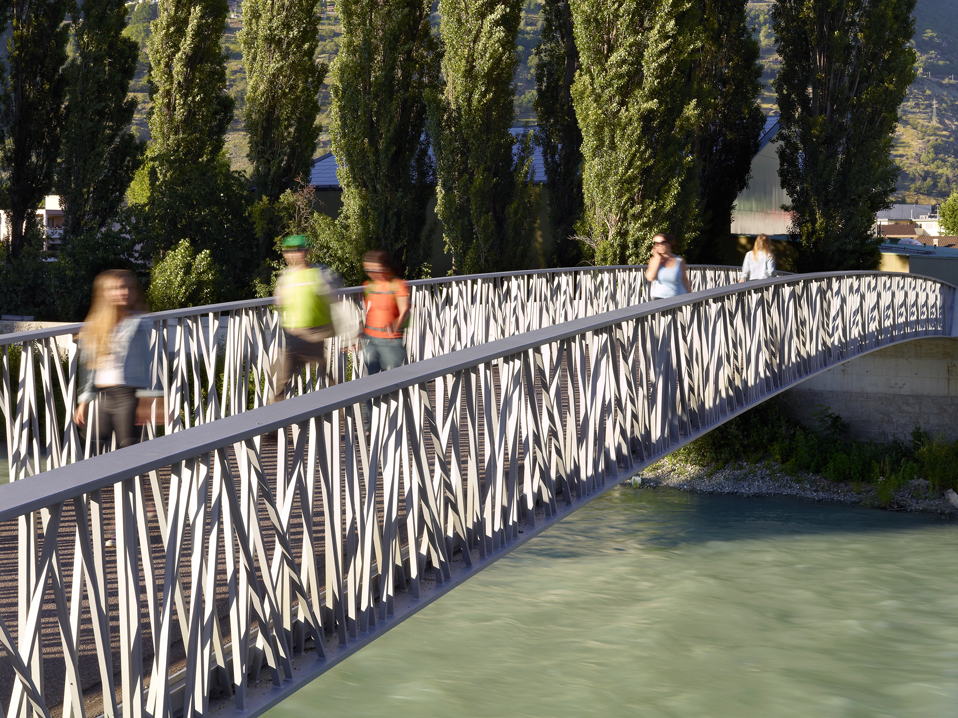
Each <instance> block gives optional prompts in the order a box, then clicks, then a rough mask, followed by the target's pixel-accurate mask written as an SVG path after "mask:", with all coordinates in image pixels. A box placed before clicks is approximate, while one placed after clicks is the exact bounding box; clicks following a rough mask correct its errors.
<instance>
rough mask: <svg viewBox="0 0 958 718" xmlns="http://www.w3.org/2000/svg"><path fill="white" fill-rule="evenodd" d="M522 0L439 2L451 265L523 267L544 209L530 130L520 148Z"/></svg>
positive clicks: (444, 208) (435, 111) (442, 203)
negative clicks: (515, 125)
mask: <svg viewBox="0 0 958 718" xmlns="http://www.w3.org/2000/svg"><path fill="white" fill-rule="evenodd" d="M522 4H523V3H522V2H521V0H503V1H497V0H440V2H439V13H440V16H441V22H440V34H441V36H442V41H443V44H444V51H445V52H444V55H443V60H442V75H443V78H444V80H445V86H444V88H443V91H442V94H435V93H433V94H431V95H430V127H431V130H430V133H431V136H432V142H433V149H434V151H435V154H436V171H437V176H438V188H437V194H438V204H437V207H436V211H437V214H438V215H439V219H440V220H441V221H442V223H443V233H444V240H445V244H446V251H447V252H448V253H449V254H451V255H452V265H453V272H455V273H457V274H460V273H470V272H489V271H496V270H506V269H514V268H517V267H522V266H525V264H526V263H527V261H528V253H529V249H530V247H531V243H532V236H533V232H534V229H535V219H536V214H537V212H538V190H537V189H536V188H535V187H533V185H532V183H531V157H532V144H531V135H529V136H527V137H526V139H525V141H523V142H522V144H521V145H520V150H519V152H518V153H515V154H514V153H513V147H514V138H513V135H512V133H511V132H510V131H509V130H510V127H511V125H512V122H513V120H514V119H515V111H514V109H513V98H514V96H515V85H514V83H513V78H514V77H515V73H516V68H517V67H518V63H519V60H518V55H517V53H516V36H517V33H518V30H519V20H520V15H521V11H522Z"/></svg>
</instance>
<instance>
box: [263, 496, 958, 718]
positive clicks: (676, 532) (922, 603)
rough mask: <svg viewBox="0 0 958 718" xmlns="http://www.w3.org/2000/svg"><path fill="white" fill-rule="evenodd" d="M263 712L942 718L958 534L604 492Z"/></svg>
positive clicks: (731, 501) (876, 514) (953, 654)
mask: <svg viewBox="0 0 958 718" xmlns="http://www.w3.org/2000/svg"><path fill="white" fill-rule="evenodd" d="M268 715H269V717H270V718H315V716H319V715H328V716H351V717H356V716H375V717H376V718H381V717H382V716H388V717H389V718H402V717H405V716H408V717H409V718H413V717H415V718H423V717H424V716H443V717H447V718H453V717H459V716H483V717H484V716H495V717H497V718H498V717H503V718H505V717H509V718H513V717H519V716H529V717H535V718H538V717H540V716H549V717H550V718H552V717H564V716H570V717H571V716H586V715H598V716H641V717H642V718H645V717H649V718H655V717H658V716H663V717H665V716H669V717H672V716H674V717H676V718H692V717H706V716H708V717H715V718H725V717H729V718H751V717H753V716H754V717H755V718H786V717H791V716H794V717H795V718H809V717H812V718H830V717H832V716H842V717H849V718H852V717H854V718H879V717H883V716H889V717H894V718H911V717H912V716H914V717H916V718H917V717H921V718H928V717H933V718H939V717H941V718H954V716H956V715H958V524H956V523H954V522H946V521H943V520H939V519H936V518H933V517H930V516H924V515H908V514H900V513H890V512H885V511H877V510H874V509H865V508H861V507H853V508H852V507H846V506H834V505H827V504H817V503H813V502H806V501H801V500H797V499H786V498H761V499H755V498H741V497H724V496H708V495H695V494H686V493H683V492H680V491H676V490H667V489H657V490H650V489H645V490H635V489H628V488H616V489H614V490H613V491H612V492H611V493H610V494H609V495H607V496H605V497H603V498H601V499H599V500H597V501H595V502H593V503H592V504H590V505H588V506H586V507H584V508H582V509H580V510H579V511H578V512H576V513H575V514H573V515H572V516H570V517H569V518H568V519H566V520H565V521H563V522H561V523H560V524H558V525H557V526H555V527H553V528H551V529H550V530H549V531H547V532H546V533H544V534H543V535H542V536H540V537H537V538H536V539H533V540H532V541H530V542H529V543H528V544H526V545H525V546H523V547H521V548H519V549H517V550H516V551H514V552H513V553H511V554H509V555H508V556H506V557H504V558H503V559H501V560H500V561H499V562H498V563H496V564H494V565H493V566H491V567H490V568H488V569H486V570H485V571H482V572H480V573H478V574H477V575H476V576H475V577H474V578H472V579H471V580H470V581H468V582H466V583H465V584H464V585H463V586H460V587H459V588H456V589H454V590H453V591H452V592H451V593H449V594H448V595H447V596H445V597H443V598H441V599H439V600H438V601H436V602H435V603H433V604H432V605H430V606H427V607H426V608H425V609H424V610H422V611H421V612H420V613H418V614H417V615H415V616H413V617H412V618H410V619H409V620H407V621H405V622H404V623H402V624H400V625H399V626H397V627H396V628H394V629H393V630H392V631H390V632H388V633H387V634H385V635H384V636H383V637H381V638H379V639H378V640H376V641H374V642H373V643H372V644H370V645H369V646H368V647H366V648H364V649H362V650H360V651H358V652H357V653H356V654H355V655H354V656H351V657H350V658H348V659H346V660H345V661H343V662H342V663H341V664H339V665H338V666H336V667H335V668H333V669H331V670H330V671H328V672H327V673H326V674H324V675H323V676H322V677H320V678H319V679H317V680H316V681H314V682H313V683H311V684H310V685H308V686H307V687H305V688H304V689H302V690H301V691H299V692H298V693H296V694H294V695H293V696H292V697H290V698H289V699H288V700H286V701H285V702H284V703H283V704H281V705H280V706H279V707H277V708H274V709H273V710H272V711H270V713H269V714H268Z"/></svg>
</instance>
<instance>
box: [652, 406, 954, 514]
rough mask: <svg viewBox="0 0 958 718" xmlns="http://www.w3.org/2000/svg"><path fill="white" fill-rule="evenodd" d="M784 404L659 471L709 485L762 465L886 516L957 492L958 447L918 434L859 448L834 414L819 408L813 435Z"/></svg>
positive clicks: (722, 430) (690, 449) (706, 440)
mask: <svg viewBox="0 0 958 718" xmlns="http://www.w3.org/2000/svg"><path fill="white" fill-rule="evenodd" d="M782 402H783V400H782V399H780V398H775V399H771V400H769V401H767V402H765V403H764V404H762V405H760V406H758V407H756V408H755V409H752V410H751V411H749V412H747V413H745V414H742V415H741V416H739V417H736V418H735V419H732V420H731V421H729V422H726V423H725V424H723V425H722V426H720V427H718V428H716V429H713V430H712V431H711V432H709V433H708V434H706V435H705V436H703V437H702V438H700V439H697V440H695V441H693V442H692V443H690V444H689V445H687V446H685V447H684V448H682V449H680V450H679V451H677V452H675V453H674V454H672V455H671V456H670V457H669V458H668V459H666V460H665V462H663V464H660V465H659V467H658V469H659V471H661V470H663V469H665V468H666V467H669V468H671V469H675V468H677V467H682V469H683V473H684V474H685V475H686V477H689V476H690V475H694V476H696V477H697V478H702V479H708V478H710V477H712V476H714V475H716V474H717V473H719V472H722V473H723V474H728V473H729V472H730V471H731V473H737V472H739V471H741V470H746V471H747V470H754V469H755V467H756V466H757V465H761V467H762V469H763V470H764V473H765V474H766V475H768V476H771V475H777V476H782V477H783V478H787V479H792V480H795V479H798V480H800V482H806V483H807V482H808V481H809V480H812V479H814V481H816V482H817V483H819V484H823V485H822V486H820V487H819V488H820V489H826V488H827V486H828V484H832V485H833V486H832V488H833V491H832V493H833V494H835V498H839V499H841V500H857V501H861V502H862V503H867V504H871V505H875V506H879V507H882V508H895V507H904V506H902V504H903V502H906V503H907V504H908V507H911V504H915V503H916V502H917V501H924V502H932V503H938V502H940V501H941V499H942V498H943V495H944V492H945V491H947V490H948V489H958V441H956V442H954V443H949V442H947V441H945V440H944V439H943V438H942V437H931V436H929V435H928V434H927V433H926V432H924V431H922V430H921V429H920V428H917V427H916V428H915V430H914V431H913V432H912V435H911V441H910V442H902V441H889V442H875V441H857V440H855V439H853V438H851V437H850V435H849V430H848V424H846V423H845V422H844V421H843V420H842V419H841V417H839V416H837V415H835V414H833V413H832V412H831V411H830V410H829V408H828V407H819V410H818V412H817V414H816V426H815V427H814V428H808V427H805V426H803V425H801V424H799V423H798V422H796V421H794V420H792V419H790V418H789V417H788V416H787V415H786V413H785V411H784V408H783V404H782ZM743 461H744V462H745V466H742V462H743ZM653 471H655V469H653ZM852 497H857V498H852ZM909 502H910V503H909Z"/></svg>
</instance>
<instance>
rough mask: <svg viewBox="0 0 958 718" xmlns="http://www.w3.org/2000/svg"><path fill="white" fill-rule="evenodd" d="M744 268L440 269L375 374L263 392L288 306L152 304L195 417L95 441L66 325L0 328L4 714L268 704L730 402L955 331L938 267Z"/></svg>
mask: <svg viewBox="0 0 958 718" xmlns="http://www.w3.org/2000/svg"><path fill="white" fill-rule="evenodd" d="M735 275H736V270H734V269H730V268H704V269H699V270H696V271H695V272H694V273H693V286H694V288H695V289H696V291H695V292H694V293H693V294H689V295H685V296H683V297H679V298H675V299H669V300H656V301H647V292H648V288H647V285H646V283H645V280H644V277H643V276H642V273H641V268H605V269H590V270H567V271H553V272H541V273H526V274H515V275H498V276H486V277H474V278H460V279H455V280H452V279H450V280H439V281H430V282H424V283H419V284H417V285H416V287H415V289H414V292H413V295H412V302H413V306H414V307H415V309H416V311H415V314H414V317H413V323H412V326H411V328H410V332H409V336H408V346H409V354H410V356H411V358H413V359H415V360H416V361H415V362H414V363H410V364H409V365H407V366H404V367H401V368H399V369H395V370H393V371H390V372H384V373H382V374H378V375H375V376H363V366H362V362H361V359H358V358H357V357H356V356H355V354H345V353H341V352H338V351H336V352H330V355H331V356H332V357H334V359H333V360H332V366H331V367H330V370H331V371H332V372H333V374H334V375H336V377H337V379H338V380H339V381H340V383H339V384H337V385H336V386H333V387H330V388H328V389H323V390H322V391H317V390H316V389H317V388H318V387H316V386H315V385H314V383H313V377H311V376H309V375H307V376H305V377H304V378H303V380H302V381H301V384H300V387H299V391H300V392H301V395H300V396H298V397H296V398H294V399H291V400H289V401H286V402H282V403H279V404H271V405H267V406H263V404H264V402H265V401H266V400H267V399H268V398H269V397H268V389H267V388H266V381H265V375H266V371H265V367H266V366H267V365H268V361H269V359H270V357H271V356H273V355H274V354H275V351H276V331H275V324H274V321H275V320H274V318H273V317H272V313H271V312H268V311H267V310H266V305H267V304H268V302H265V301H264V302H253V303H246V304H245V305H242V306H219V307H207V308H203V311H202V313H200V312H199V311H198V310H187V311H184V312H173V313H164V314H159V315H154V319H155V330H154V339H153V345H154V378H155V381H156V382H157V385H158V386H162V387H163V388H164V391H165V392H166V394H167V396H168V402H169V405H170V406H172V407H173V408H174V411H173V412H171V413H172V418H169V417H167V418H166V420H165V421H161V422H160V423H159V425H154V426H152V427H150V428H149V431H150V433H151V434H157V433H159V434H165V435H162V436H159V437H158V438H155V439H154V440H151V441H149V442H146V443H144V444H141V445H139V446H135V447H130V448H128V449H123V450H119V451H114V452H110V453H106V454H104V455H102V456H95V457H90V458H86V459H85V460H79V459H83V458H84V457H85V456H87V455H88V453H89V450H90V448H89V447H87V446H82V445H81V444H80V442H79V439H78V437H77V435H76V430H75V427H73V426H72V423H71V422H72V418H71V414H72V412H71V411H69V410H68V409H69V408H70V406H71V404H72V402H73V400H74V394H75V386H76V380H75V375H76V353H75V346H73V345H72V344H71V343H70V342H69V341H66V342H62V346H63V347H64V349H65V351H66V355H65V356H66V359H65V365H64V364H63V363H61V362H60V361H59V360H58V356H59V354H58V348H57V344H56V342H57V336H56V335H57V333H56V332H38V333H32V334H31V335H30V336H28V337H24V336H22V335H21V336H20V337H16V336H15V335H14V336H13V337H3V338H0V348H2V357H0V358H2V363H3V374H4V377H3V378H4V385H3V387H2V389H0V391H2V394H0V407H2V410H3V413H4V415H5V418H6V429H7V437H8V447H9V449H8V451H9V454H10V456H9V460H10V469H11V477H12V478H13V479H14V480H13V481H12V482H11V483H10V484H9V485H7V486H3V487H0V540H2V541H3V542H4V546H5V551H4V553H3V555H4V568H5V569H6V570H7V574H8V575H9V574H10V573H11V572H12V571H13V570H16V571H17V577H18V578H17V589H16V598H15V600H11V597H12V594H13V583H14V582H13V580H12V579H11V580H8V581H6V582H4V585H5V587H7V586H9V589H10V590H8V591H5V592H4V593H3V595H4V596H6V598H3V599H0V643H2V644H3V646H4V649H5V651H6V656H5V658H4V659H3V660H4V662H5V663H7V664H8V665H9V666H10V667H11V669H12V671H7V670H6V668H4V669H2V670H0V673H6V674H9V675H10V676H11V677H12V676H14V675H15V678H12V679H11V680H10V681H8V685H7V686H4V685H2V678H0V696H2V700H3V702H4V708H5V709H6V710H7V715H8V716H11V717H13V716H17V715H23V716H27V715H28V714H29V713H30V711H33V712H36V713H38V714H41V715H44V716H48V715H50V710H51V708H53V707H54V706H62V707H61V708H58V709H57V710H58V711H62V715H64V716H71V717H72V716H84V715H86V714H87V713H93V714H94V715H97V714H100V713H102V714H104V715H107V716H109V717H110V718H113V716H119V715H124V716H128V717H132V718H141V717H143V716H151V717H154V716H155V717H159V716H164V717H165V716H174V715H179V714H181V713H182V714H184V715H201V714H202V715H205V714H207V713H209V712H210V710H211V706H214V707H215V706H221V705H228V704H229V703H227V702H231V703H232V704H233V705H235V707H236V708H237V709H240V710H244V711H248V712H252V713H253V714H258V713H260V712H262V711H264V710H266V709H267V708H269V707H270V706H272V705H275V704H276V703H278V702H279V701H281V700H282V699H283V698H284V697H285V696H286V695H288V694H289V692H290V691H292V690H295V689H296V688H298V687H299V686H301V685H302V684H303V683H304V682H306V681H308V680H310V679H312V678H314V677H315V676H317V675H319V674H320V673H322V672H323V671H325V670H327V669H328V668H329V667H331V666H332V665H334V664H335V663H337V662H338V661H339V660H341V659H342V658H343V657H345V656H346V655H348V654H349V653H350V652H353V651H355V650H357V649H358V648H360V647H362V646H363V645H365V643H367V642H369V641H370V640H372V639H373V638H375V637H376V636H378V635H381V633H382V632H383V631H384V630H387V629H388V628H390V627H391V626H393V625H395V624H396V623H397V622H399V621H401V620H403V619H404V618H405V617H407V616H409V615H411V613H413V612H415V611H417V610H418V609H419V608H421V607H422V606H424V605H426V604H427V603H428V602H429V601H431V600H433V599H435V598H436V597H438V596H440V595H442V594H443V593H444V592H446V591H448V590H450V589H451V588H453V587H454V586H455V585H457V584H458V583H459V582H461V581H463V580H465V579H466V578H468V577H469V576H470V575H472V573H474V572H475V571H477V570H479V569H481V568H482V567H484V566H486V565H488V564H489V563H491V562H492V561H494V560H496V559H497V558H499V557H500V556H502V555H504V554H505V553H506V552H508V551H509V550H511V549H512V548H515V547H516V546H518V545H521V544H522V543H523V542H524V541H526V540H528V539H529V538H531V537H532V536H534V535H536V534H537V533H539V532H541V531H542V530H544V529H545V528H547V527H548V526H550V525H551V524H552V523H554V522H555V521H557V520H559V519H561V518H562V516H564V515H565V514H567V513H568V512H570V511H572V510H575V509H576V508H577V507H579V506H581V505H582V504H583V503H585V502H588V501H590V500H591V499H593V498H595V497H596V496H598V495H600V494H601V493H602V492H603V491H605V490H607V489H609V488H611V487H612V486H614V485H615V484H617V483H618V482H620V481H621V480H623V479H625V478H627V477H629V476H631V475H634V474H635V473H637V472H638V471H641V469H642V468H643V467H645V466H647V465H648V464H650V463H651V462H653V461H656V460H658V459H660V458H662V457H664V456H666V455H667V454H669V453H670V452H672V451H674V450H675V449H677V448H679V447H681V446H682V445H684V444H685V443H687V442H689V441H691V440H692V439H694V438H696V437H698V436H701V435H702V434H704V433H706V432H708V431H709V430H711V429H712V428H714V427H715V426H717V425H719V424H721V423H722V422H724V421H727V420H728V419H729V418H731V417H733V416H735V415H737V414H739V413H741V412H742V411H745V410H747V409H748V408H750V407H752V406H755V405H756V404H758V403H760V402H762V401H764V400H765V399H767V398H769V397H770V396H772V395H774V394H776V393H779V392H781V391H783V390H785V389H787V388H789V387H791V386H794V385H795V384H797V383H799V382H801V381H802V380H804V379H806V378H808V377H809V376H811V375H813V374H816V373H818V372H820V371H823V370H825V369H827V368H829V367H830V366H833V365H835V364H837V363H840V362H844V361H847V360H849V359H851V358H854V357H856V356H859V355H862V354H865V353H867V352H871V351H874V350H876V349H879V348H881V347H884V346H888V345H890V344H895V343H899V342H905V341H911V340H915V339H920V338H924V337H932V336H956V335H958V331H956V320H955V317H956V313H955V288H954V287H952V286H951V285H948V284H944V283H942V282H939V281H937V280H934V279H930V278H926V277H921V276H916V275H898V274H879V273H867V272H852V273H841V274H838V273H834V274H833V273H829V274H811V275H794V276H787V277H779V278H775V279H769V280H763V281H760V282H751V283H748V284H735V283H733V282H734V278H735ZM354 296H355V295H354V294H350V293H349V292H347V293H346V295H345V300H346V301H354ZM68 330H70V331H75V330H76V327H73V328H68ZM61 341H62V340H61ZM11 346H21V347H22V350H21V354H20V357H19V358H20V362H19V372H18V374H16V376H17V377H18V379H17V381H16V388H13V387H12V386H11V383H10V377H11V374H10V365H11V361H12V360H14V359H16V358H17V357H16V356H15V355H16V354H17V352H15V351H11V350H10V347H11ZM219 347H222V350H220V349H219ZM220 367H222V369H220ZM220 375H221V376H222V379H218V376H220ZM366 401H369V402H371V405H372V426H371V430H370V432H369V433H367V432H365V431H364V429H363V424H362V420H361V416H360V407H361V406H362V404H363V403H364V402H366ZM186 429H189V430H188V431H187V430H186ZM274 431H275V432H277V435H276V437H275V438H272V437H270V436H269V434H270V432H274ZM44 463H45V464H46V468H47V469H48V470H47V471H44V472H43V473H42V474H40V475H35V474H37V473H38V472H39V469H40V468H43V465H44ZM56 467H60V468H56ZM151 506H155V509H156V515H155V516H153V515H151V514H148V511H147V509H148V507H151ZM114 526H115V530H116V532H117V535H118V537H119V541H118V546H117V548H115V549H107V548H105V547H104V541H103V539H104V538H105V536H106V535H107V533H108V532H112V531H113V530H114V529H113V527H114ZM14 547H16V550H15V551H14ZM13 553H16V555H17V564H16V567H15V568H14V565H13V560H12V558H11V555H12V554H13ZM101 687H102V688H101ZM94 694H95V696H96V698H97V701H96V702H94V701H93V700H91V695H94Z"/></svg>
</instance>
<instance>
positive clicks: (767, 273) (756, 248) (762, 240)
mask: <svg viewBox="0 0 958 718" xmlns="http://www.w3.org/2000/svg"><path fill="white" fill-rule="evenodd" d="M773 276H775V255H774V254H772V243H771V242H770V241H769V240H768V236H767V235H764V234H760V235H758V236H757V237H756V238H755V244H754V245H752V249H751V251H750V252H746V254H745V261H744V262H742V278H741V279H739V280H738V281H740V282H747V281H748V280H750V279H768V278H769V277H773Z"/></svg>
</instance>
